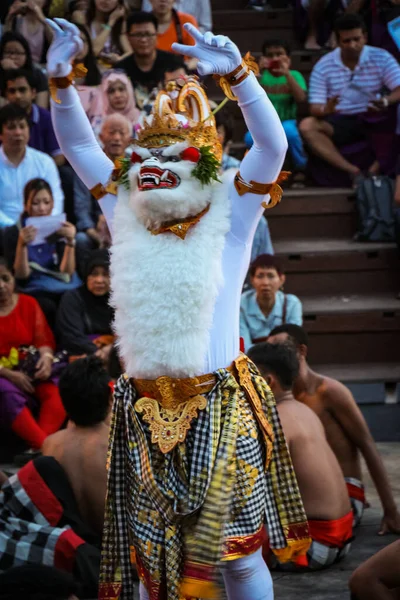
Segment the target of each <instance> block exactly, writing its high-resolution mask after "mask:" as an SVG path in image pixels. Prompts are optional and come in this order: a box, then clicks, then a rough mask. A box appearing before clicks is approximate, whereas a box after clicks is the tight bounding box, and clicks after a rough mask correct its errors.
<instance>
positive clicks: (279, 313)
mask: <svg viewBox="0 0 400 600" xmlns="http://www.w3.org/2000/svg"><path fill="white" fill-rule="evenodd" d="M285 280H286V276H285V274H284V273H283V271H282V266H281V263H280V261H279V259H278V258H277V257H276V256H273V255H272V254H261V255H260V256H258V257H257V258H256V260H255V261H254V262H252V263H251V265H250V283H251V285H252V286H253V289H250V290H248V291H247V292H244V293H243V294H242V300H241V303H240V337H241V338H243V343H244V349H245V351H246V352H247V350H248V349H249V348H250V347H251V346H252V345H253V344H257V343H259V342H265V340H266V339H267V337H268V335H269V333H270V331H271V330H272V329H273V328H274V327H276V326H277V325H281V324H282V323H295V324H300V325H301V323H302V322H303V316H302V306H301V302H300V300H299V299H298V298H297V297H296V296H293V294H285V293H284V292H283V291H281V288H282V286H283V285H284V283H285Z"/></svg>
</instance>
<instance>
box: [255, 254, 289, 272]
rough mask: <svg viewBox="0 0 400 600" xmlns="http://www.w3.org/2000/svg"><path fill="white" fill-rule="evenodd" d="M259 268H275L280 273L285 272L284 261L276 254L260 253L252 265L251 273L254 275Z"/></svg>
mask: <svg viewBox="0 0 400 600" xmlns="http://www.w3.org/2000/svg"><path fill="white" fill-rule="evenodd" d="M257 269H275V271H276V272H277V273H278V275H282V274H283V269H282V263H281V261H280V260H279V258H278V257H277V256H275V255H274V254H260V256H257V258H256V259H255V260H253V262H252V263H251V265H250V269H249V271H250V275H251V276H252V277H254V275H255V274H256V271H257Z"/></svg>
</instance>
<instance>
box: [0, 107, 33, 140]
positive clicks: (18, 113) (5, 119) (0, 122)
mask: <svg viewBox="0 0 400 600" xmlns="http://www.w3.org/2000/svg"><path fill="white" fill-rule="evenodd" d="M22 120H24V121H26V122H27V124H28V126H29V119H28V115H27V114H26V112H25V111H24V109H23V108H21V107H20V106H17V105H16V104H6V105H5V106H3V108H0V133H2V132H3V126H4V125H5V124H6V123H9V122H10V121H22Z"/></svg>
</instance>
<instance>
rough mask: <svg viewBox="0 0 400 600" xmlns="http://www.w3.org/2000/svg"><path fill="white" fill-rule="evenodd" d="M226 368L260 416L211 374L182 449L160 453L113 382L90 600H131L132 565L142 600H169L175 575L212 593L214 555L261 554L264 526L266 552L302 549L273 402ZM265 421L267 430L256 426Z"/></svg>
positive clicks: (250, 373)
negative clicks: (95, 581) (96, 589)
mask: <svg viewBox="0 0 400 600" xmlns="http://www.w3.org/2000/svg"><path fill="white" fill-rule="evenodd" d="M242 362H246V365H243V364H240V363H242ZM235 365H236V367H237V369H238V373H239V377H240V381H242V375H243V376H244V374H245V375H246V389H247V387H248V386H249V385H250V384H251V386H253V390H254V394H256V395H257V399H258V403H259V405H260V410H259V412H260V414H259V415H258V416H257V415H255V414H254V413H253V409H252V408H250V406H252V404H251V402H250V401H249V400H248V398H247V395H246V394H245V393H244V389H245V388H244V387H243V388H242V387H241V386H240V385H239V383H238V381H237V379H236V378H235V377H234V375H233V374H232V373H231V372H230V371H228V370H226V369H219V370H217V371H216V372H215V373H214V375H215V377H216V379H217V383H216V385H215V387H214V388H213V390H211V391H210V392H209V393H208V394H207V396H206V397H207V407H206V408H205V409H204V410H201V411H199V415H198V417H197V419H195V420H194V421H193V423H192V424H191V428H190V430H189V431H188V434H187V437H186V440H185V442H182V443H180V444H178V445H177V446H175V448H174V449H173V450H171V451H170V452H168V453H167V454H162V453H161V451H160V450H159V447H158V445H157V444H152V443H151V432H150V430H149V426H148V424H147V423H146V422H145V421H143V420H142V419H141V417H140V415H139V414H138V413H137V412H136V411H135V408H134V405H135V401H136V398H137V392H136V390H135V388H134V387H133V386H132V384H131V382H130V381H129V379H128V378H126V377H121V378H120V380H119V382H118V384H117V386H116V388H115V400H114V408H113V420H112V425H111V435H110V449H109V460H108V468H109V479H108V493H107V501H106V515H105V527H104V534H103V552H102V565H101V576H100V582H101V583H100V590H101V591H100V597H103V598H106V597H107V598H110V597H111V595H110V594H111V592H110V590H111V588H112V587H113V584H114V585H115V584H118V581H122V582H123V585H122V591H121V595H120V598H121V600H131V599H132V597H133V589H134V581H133V579H134V578H133V573H134V566H133V565H135V566H136V568H137V571H138V573H139V577H140V579H141V580H142V582H143V583H144V585H145V587H146V588H147V592H148V595H149V598H150V600H158V599H159V598H161V597H168V599H169V600H178V599H179V597H180V593H179V591H180V589H179V588H180V583H181V579H182V576H183V578H184V585H186V586H187V585H190V586H191V587H190V589H192V586H197V588H199V585H198V583H199V584H203V585H204V583H207V582H208V583H209V584H210V586H212V584H213V580H214V571H215V568H216V566H217V564H218V562H219V560H220V559H221V558H223V556H225V557H226V558H229V555H230V553H231V554H232V555H234V556H235V558H236V557H237V555H238V549H239V553H242V555H246V554H249V553H251V552H254V551H255V550H257V549H258V547H260V546H261V544H262V542H263V536H262V535H260V531H261V532H262V528H263V524H264V523H266V525H267V529H268V533H269V537H270V541H271V547H272V549H273V551H274V552H281V551H284V550H286V549H287V550H288V551H289V552H290V551H292V550H293V547H294V546H293V544H295V545H297V546H298V545H299V544H300V546H301V547H302V548H303V547H305V550H304V552H305V551H306V550H307V548H308V546H309V538H308V526H307V521H306V516H305V513H304V508H303V505H302V502H301V498H300V494H299V490H298V486H297V481H296V478H295V475H294V471H293V467H292V463H291V459H290V455H289V452H288V449H287V445H286V442H285V439H284V437H283V435H282V429H281V426H280V422H279V416H278V412H277V410H276V405H275V401H274V398H273V396H272V394H271V392H270V390H269V388H268V387H267V386H266V384H265V381H264V380H263V379H262V378H261V377H260V375H259V373H258V371H257V370H256V368H255V366H254V365H253V364H252V363H251V362H250V361H248V359H247V357H244V356H243V359H238V360H237V361H235ZM238 365H239V366H240V368H239V366H238ZM246 369H247V370H246ZM255 390H257V392H256V391H255ZM266 415H267V418H268V422H269V424H270V425H269V424H268V423H267V424H265V423H264V426H263V425H262V421H263V420H264V421H265V420H266V419H265V416H266ZM271 427H272V429H271ZM268 431H269V432H270V433H269V435H268ZM271 438H273V439H271ZM267 458H270V461H268V460H267ZM268 462H269V469H270V471H266V468H268ZM224 541H225V544H224ZM184 547H185V548H186V552H185V556H184V553H183V549H184ZM292 554H293V552H292ZM116 588H118V585H117V586H116ZM118 591H119V590H118ZM188 595H189V594H188ZM190 595H191V593H190ZM118 596H119V594H118V592H117V594H115V595H114V596H113V598H118ZM193 596H194V597H204V596H202V595H201V594H196V593H194V594H193Z"/></svg>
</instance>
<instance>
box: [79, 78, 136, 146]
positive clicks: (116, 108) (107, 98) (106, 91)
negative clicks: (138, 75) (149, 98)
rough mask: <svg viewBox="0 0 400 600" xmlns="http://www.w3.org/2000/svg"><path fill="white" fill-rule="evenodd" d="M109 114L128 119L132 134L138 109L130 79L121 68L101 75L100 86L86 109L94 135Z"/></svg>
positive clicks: (98, 131) (97, 132)
mask: <svg viewBox="0 0 400 600" xmlns="http://www.w3.org/2000/svg"><path fill="white" fill-rule="evenodd" d="M109 115H122V116H123V117H125V118H126V119H128V121H129V122H130V124H131V134H133V128H134V125H135V124H136V123H137V122H138V120H139V116H140V110H139V109H138V108H137V107H136V101H135V94H134V91H133V88H132V84H131V82H130V79H129V78H128V76H127V75H126V74H125V73H124V72H123V71H122V70H119V71H110V72H108V73H105V74H104V75H103V79H102V82H101V86H100V88H99V90H98V93H97V94H96V96H95V98H94V100H93V102H92V105H91V106H90V108H89V110H88V118H89V120H90V124H91V126H92V129H93V131H94V133H95V135H96V137H99V133H100V130H101V127H102V123H103V121H104V119H105V118H106V117H108V116H109Z"/></svg>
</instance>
